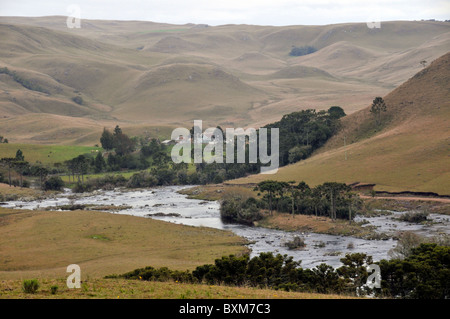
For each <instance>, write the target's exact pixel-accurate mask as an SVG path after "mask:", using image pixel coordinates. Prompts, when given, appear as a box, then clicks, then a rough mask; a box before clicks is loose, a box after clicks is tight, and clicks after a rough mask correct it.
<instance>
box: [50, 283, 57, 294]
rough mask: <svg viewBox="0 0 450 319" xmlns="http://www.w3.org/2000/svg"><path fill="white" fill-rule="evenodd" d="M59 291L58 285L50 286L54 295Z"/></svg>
mask: <svg viewBox="0 0 450 319" xmlns="http://www.w3.org/2000/svg"><path fill="white" fill-rule="evenodd" d="M57 292H58V286H56V285H55V286H51V287H50V293H51V294H52V295H56V293H57Z"/></svg>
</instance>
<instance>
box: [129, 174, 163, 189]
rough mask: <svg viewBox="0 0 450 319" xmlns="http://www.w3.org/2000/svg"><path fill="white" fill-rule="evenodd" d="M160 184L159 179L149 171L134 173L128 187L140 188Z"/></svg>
mask: <svg viewBox="0 0 450 319" xmlns="http://www.w3.org/2000/svg"><path fill="white" fill-rule="evenodd" d="M157 184H158V179H157V178H156V177H155V176H153V175H152V174H150V173H149V172H146V171H144V172H139V173H136V174H133V176H131V178H130V179H129V180H128V182H127V184H126V187H128V188H140V187H153V186H156V185H157Z"/></svg>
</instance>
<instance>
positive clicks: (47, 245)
mask: <svg viewBox="0 0 450 319" xmlns="http://www.w3.org/2000/svg"><path fill="white" fill-rule="evenodd" d="M0 221H1V222H0V225H1V226H0V256H1V259H0V278H2V279H13V278H27V277H28V278H29V277H35V276H38V277H43V278H60V277H62V276H65V271H66V267H67V266H68V265H70V264H78V265H79V266H80V267H81V270H82V278H86V277H90V278H97V277H102V276H105V275H110V274H119V273H124V272H127V271H130V270H133V269H135V268H141V267H145V266H154V267H162V266H166V267H169V268H171V269H179V270H186V269H191V270H192V269H194V268H195V267H197V266H199V265H202V264H205V263H212V262H214V260H215V259H216V258H220V257H222V256H224V255H229V254H240V253H243V252H245V251H246V248H245V247H244V246H243V239H241V238H239V237H237V236H235V235H233V234H232V233H230V232H227V231H221V230H216V229H210V228H198V227H190V226H182V225H176V224H171V223H165V222H161V221H156V220H152V219H148V218H142V217H134V216H127V215H119V214H111V213H104V212H92V211H70V212H51V211H50V212H46V211H27V210H11V209H5V208H0Z"/></svg>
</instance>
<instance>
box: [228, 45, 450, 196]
mask: <svg viewBox="0 0 450 319" xmlns="http://www.w3.org/2000/svg"><path fill="white" fill-rule="evenodd" d="M384 100H385V102H386V104H387V112H386V113H385V114H384V115H383V124H382V126H381V127H377V126H376V124H375V122H374V119H373V116H372V114H371V113H370V112H369V110H370V107H366V108H364V109H363V110H360V111H358V112H355V113H353V114H351V115H349V116H347V117H345V118H343V121H342V122H343V129H342V130H341V131H340V132H339V134H337V135H336V136H334V137H333V138H331V139H330V141H329V142H328V143H327V144H326V145H325V146H324V147H323V148H322V149H320V150H319V151H318V152H317V153H316V154H315V155H314V156H312V157H311V158H309V159H307V160H305V161H301V162H298V163H296V164H293V165H289V166H286V167H283V168H281V169H280V170H279V171H278V173H277V174H276V175H272V176H268V175H265V176H264V175H257V176H251V177H248V178H243V179H240V180H236V181H232V182H233V183H256V182H259V181H261V180H264V179H277V180H285V181H288V180H293V179H295V180H297V181H301V180H304V181H306V182H307V183H308V184H311V185H316V184H320V183H323V182H326V181H339V182H346V183H353V182H361V183H374V184H376V187H375V189H377V190H387V191H405V190H409V191H424V192H436V193H439V194H442V195H450V157H449V156H450V153H449V149H450V148H449V137H450V53H447V54H445V55H444V56H442V57H440V58H438V59H437V60H435V61H434V62H433V63H431V65H429V66H428V67H426V68H424V69H423V70H422V71H420V72H418V73H417V74H416V75H414V76H413V77H412V78H410V79H409V80H408V81H406V82H405V83H404V84H402V85H400V86H399V87H398V88H396V89H395V90H393V91H392V92H390V93H389V94H387V95H386V96H385V97H384ZM344 141H345V143H346V144H347V145H346V146H344ZM346 158H347V159H346Z"/></svg>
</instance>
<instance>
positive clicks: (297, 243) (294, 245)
mask: <svg viewBox="0 0 450 319" xmlns="http://www.w3.org/2000/svg"><path fill="white" fill-rule="evenodd" d="M305 246H306V244H305V241H304V240H303V238H301V237H298V236H295V237H294V239H293V240H292V241H289V242H287V243H286V247H287V248H289V249H299V248H303V247H305Z"/></svg>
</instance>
